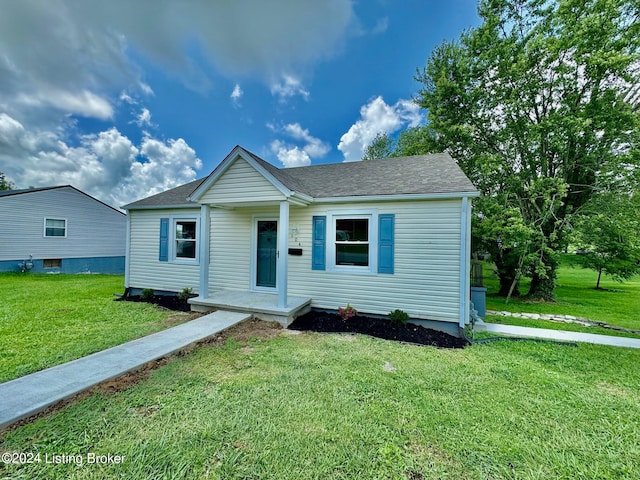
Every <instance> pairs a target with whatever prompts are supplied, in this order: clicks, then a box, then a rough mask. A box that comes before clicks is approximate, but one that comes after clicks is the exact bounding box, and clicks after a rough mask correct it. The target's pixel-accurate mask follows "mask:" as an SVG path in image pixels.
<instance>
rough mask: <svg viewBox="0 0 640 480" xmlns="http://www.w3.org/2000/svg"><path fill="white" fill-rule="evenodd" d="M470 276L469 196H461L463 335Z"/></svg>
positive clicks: (466, 318) (461, 301)
mask: <svg viewBox="0 0 640 480" xmlns="http://www.w3.org/2000/svg"><path fill="white" fill-rule="evenodd" d="M470 276H471V205H470V202H469V197H462V205H461V211H460V305H459V308H460V310H459V312H460V318H459V323H458V328H459V334H460V336H461V337H463V336H464V327H465V325H466V323H467V321H468V319H469V313H470V312H469V301H470V300H469V296H470V294H471V292H470Z"/></svg>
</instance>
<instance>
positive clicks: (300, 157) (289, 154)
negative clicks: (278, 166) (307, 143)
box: [271, 140, 311, 168]
mask: <svg viewBox="0 0 640 480" xmlns="http://www.w3.org/2000/svg"><path fill="white" fill-rule="evenodd" d="M271 151H272V152H273V153H275V154H276V156H277V157H278V160H280V161H281V162H282V164H283V165H284V166H285V168H289V167H305V166H307V165H310V164H311V157H309V154H308V153H307V152H305V151H304V150H300V148H298V147H297V146H291V145H287V144H285V143H284V142H281V141H280V140H274V141H273V142H271Z"/></svg>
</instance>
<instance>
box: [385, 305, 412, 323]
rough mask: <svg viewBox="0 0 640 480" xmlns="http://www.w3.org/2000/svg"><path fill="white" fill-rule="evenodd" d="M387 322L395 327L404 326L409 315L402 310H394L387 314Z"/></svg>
mask: <svg viewBox="0 0 640 480" xmlns="http://www.w3.org/2000/svg"><path fill="white" fill-rule="evenodd" d="M389 320H391V323H393V324H395V325H406V324H407V322H408V321H409V314H408V313H407V312H405V311H404V310H400V309H399V308H396V309H395V310H394V311H393V312H391V313H389Z"/></svg>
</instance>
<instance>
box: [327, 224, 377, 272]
mask: <svg viewBox="0 0 640 480" xmlns="http://www.w3.org/2000/svg"><path fill="white" fill-rule="evenodd" d="M335 226H336V235H335V241H336V258H335V263H336V266H338V265H348V266H355V267H368V266H369V218H336V220H335Z"/></svg>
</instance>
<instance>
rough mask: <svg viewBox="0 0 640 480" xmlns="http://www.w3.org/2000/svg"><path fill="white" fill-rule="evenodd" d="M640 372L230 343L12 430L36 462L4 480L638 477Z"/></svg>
mask: <svg viewBox="0 0 640 480" xmlns="http://www.w3.org/2000/svg"><path fill="white" fill-rule="evenodd" d="M639 362H640V351H638V350H632V349H621V348H612V347H603V346H596V345H585V344H582V345H579V346H578V347H577V348H572V347H566V346H558V345H552V344H541V343H532V342H506V341H503V342H494V343H490V344H486V345H474V346H472V347H469V348H466V349H464V350H438V349H435V348H432V347H416V346H410V345H403V344H398V343H395V342H390V341H384V340H379V339H374V338H370V337H366V336H348V335H346V336H340V335H319V334H300V335H282V336H279V337H276V338H273V339H268V340H266V339H254V340H252V341H251V342H249V344H248V345H243V344H240V343H238V342H235V341H229V342H227V344H226V345H225V346H224V347H214V346H205V347H201V348H199V349H198V350H196V351H195V352H193V353H192V354H190V355H188V356H186V357H181V358H175V359H174V360H172V361H171V362H170V363H169V364H168V365H167V366H165V367H163V368H162V369H159V370H156V371H155V372H154V373H153V374H152V375H151V377H150V378H149V379H147V380H145V381H143V382H142V383H140V384H138V385H136V386H134V387H132V388H130V389H128V390H125V391H122V392H120V393H117V394H115V395H108V394H98V395H94V396H92V397H90V398H87V399H85V400H83V401H81V402H80V403H77V404H75V405H72V406H70V407H67V408H66V409H64V410H62V411H60V412H58V413H56V414H54V415H52V416H50V417H47V418H42V419H39V420H37V421H35V422H33V423H32V424H29V425H26V426H23V427H21V428H18V429H16V430H14V431H12V432H10V433H7V434H6V435H5V436H4V438H0V452H6V451H8V452H20V453H26V454H31V455H33V456H35V455H36V454H40V457H39V458H40V463H38V462H36V463H31V464H26V465H21V466H20V465H5V466H4V468H5V471H6V475H7V478H40V479H64V478H74V479H77V480H80V479H102V478H136V479H157V478H171V479H205V478H211V479H258V478H260V479H301V478H304V479H327V478H331V479H353V478H363V479H374V478H379V479H445V478H447V479H487V478H491V479H514V478H519V479H550V478H553V479H585V480H586V479H595V478H598V479H606V478H610V479H632V478H640V463H639V462H638V458H640V427H639V426H638V422H637V421H636V420H635V419H637V418H640V388H639V386H640V369H638V368H637V366H638V363H639ZM89 453H93V454H100V455H106V454H111V455H121V456H124V463H122V464H120V465H95V464H91V465H89V464H87V463H86V459H87V455H88V454H89ZM54 454H56V455H67V456H68V455H79V456H80V458H81V459H82V460H83V461H84V462H85V463H83V465H81V466H77V465H75V464H46V463H44V460H45V458H52V455H54ZM47 456H48V457H47ZM1 469H2V466H0V470H1Z"/></svg>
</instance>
